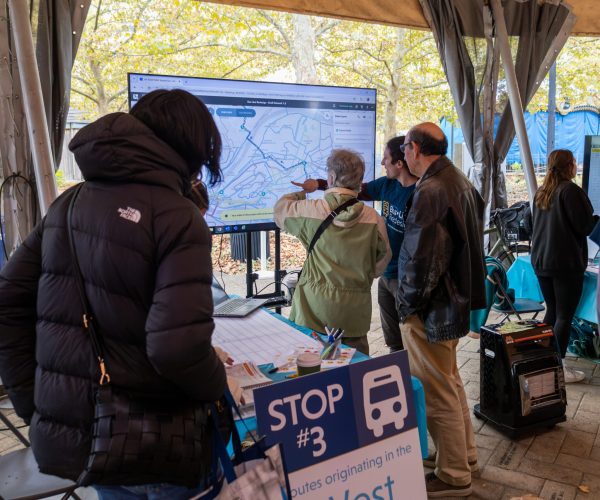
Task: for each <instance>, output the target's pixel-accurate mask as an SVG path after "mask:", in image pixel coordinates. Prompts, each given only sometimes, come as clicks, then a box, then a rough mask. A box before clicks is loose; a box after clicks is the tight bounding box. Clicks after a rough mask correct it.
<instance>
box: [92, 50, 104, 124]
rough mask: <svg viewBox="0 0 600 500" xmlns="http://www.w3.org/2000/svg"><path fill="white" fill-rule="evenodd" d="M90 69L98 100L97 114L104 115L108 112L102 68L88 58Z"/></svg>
mask: <svg viewBox="0 0 600 500" xmlns="http://www.w3.org/2000/svg"><path fill="white" fill-rule="evenodd" d="M89 62H90V69H91V70H92V74H93V75H94V84H95V86H96V98H97V100H98V102H97V106H98V115H99V116H104V115H105V114H107V113H108V97H107V95H106V89H105V88H104V79H103V78H102V70H101V69H100V65H99V64H98V63H97V62H96V61H94V60H93V59H91V58H90V60H89Z"/></svg>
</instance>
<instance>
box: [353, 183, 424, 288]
mask: <svg viewBox="0 0 600 500" xmlns="http://www.w3.org/2000/svg"><path fill="white" fill-rule="evenodd" d="M363 186H364V187H363V189H364V191H366V194H367V195H368V196H369V198H371V199H372V200H377V201H382V202H383V203H382V205H383V207H382V214H381V215H382V216H383V218H384V219H385V225H386V227H387V233H388V238H389V240H390V247H391V248H392V260H391V261H390V263H389V264H388V266H387V267H386V268H385V271H384V273H383V276H384V277H385V278H389V279H397V278H398V256H399V254H400V247H401V246H402V241H403V240H404V207H405V206H406V202H407V201H408V198H409V197H410V195H411V194H412V192H413V191H414V190H415V184H413V185H412V186H408V187H403V186H402V184H400V183H399V182H398V181H397V180H396V179H388V178H387V177H380V178H379V179H375V180H374V181H371V182H369V183H367V184H366V186H365V185H363Z"/></svg>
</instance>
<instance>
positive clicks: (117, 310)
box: [0, 90, 226, 498]
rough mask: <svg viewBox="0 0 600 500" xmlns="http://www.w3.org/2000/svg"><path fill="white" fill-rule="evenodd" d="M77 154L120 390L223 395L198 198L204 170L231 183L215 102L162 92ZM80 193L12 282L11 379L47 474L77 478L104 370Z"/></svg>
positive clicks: (47, 221)
mask: <svg viewBox="0 0 600 500" xmlns="http://www.w3.org/2000/svg"><path fill="white" fill-rule="evenodd" d="M69 147H70V149H71V150H72V151H73V152H74V154H75V158H76V160H77V163H78V164H79V166H80V168H81V171H82V173H83V175H84V178H85V180H86V182H85V184H84V185H83V187H82V189H81V191H80V193H79V195H78V198H77V201H76V203H75V208H74V212H73V219H72V220H73V230H74V239H75V244H76V248H77V254H78V259H79V263H80V266H81V271H82V274H83V276H84V280H85V284H86V292H87V295H88V298H89V301H90V303H91V306H92V310H93V311H94V313H95V316H96V319H97V323H98V329H99V331H100V334H101V336H102V338H103V339H104V350H105V354H106V358H107V364H108V366H109V367H110V370H111V378H112V383H113V385H115V386H117V387H122V388H125V389H127V390H129V391H131V392H137V393H141V394H152V395H155V396H159V397H160V396H162V395H164V396H172V395H173V394H179V395H180V397H181V398H182V399H193V400H196V401H214V400H217V399H218V398H220V397H221V396H222V394H223V391H224V388H225V385H226V378H225V370H224V367H223V364H222V362H221V361H220V360H219V358H218V356H217V354H216V353H215V350H214V349H213V347H212V346H211V336H212V331H213V328H214V324H213V320H212V311H213V303H212V295H211V280H212V269H211V257H210V247H211V237H210V232H209V230H208V227H207V226H206V223H205V222H204V219H203V218H202V216H201V214H200V212H199V210H198V209H197V208H196V207H195V206H194V204H193V203H192V201H191V200H190V199H189V197H190V190H191V182H192V181H195V180H196V179H197V177H198V175H199V173H200V172H201V169H202V168H205V169H206V170H207V173H208V176H209V181H210V182H212V183H214V182H216V181H218V180H219V179H220V177H221V171H220V167H219V156H220V152H221V139H220V135H219V132H218V130H217V128H216V125H215V123H214V121H213V119H212V117H211V115H210V113H209V112H208V110H207V108H206V106H204V104H202V103H201V102H200V101H199V100H198V99H197V98H195V97H193V96H192V95H191V94H189V93H187V92H185V91H182V90H172V91H166V90H158V91H154V92H152V93H150V94H147V95H146V96H144V97H142V98H141V99H140V101H139V102H138V104H137V105H136V106H134V107H133V108H132V110H131V112H130V113H129V114H127V113H113V114H110V115H107V116H104V117H103V118H100V119H99V120H97V121H96V122H94V123H91V124H90V125H88V126H86V127H85V128H83V129H82V130H81V131H80V132H79V133H78V134H77V135H76V136H75V137H74V139H73V140H72V141H71V144H70V145H69ZM73 193H74V190H73V189H70V190H68V191H66V192H65V193H64V194H63V195H61V196H60V197H59V198H58V199H57V200H56V201H55V202H54V203H53V204H52V206H51V207H50V209H49V211H48V214H47V215H46V217H44V219H43V220H42V222H41V223H40V224H39V225H38V226H37V227H36V228H35V229H34V231H33V232H32V233H31V234H30V235H29V237H28V238H27V239H26V241H25V242H24V243H23V244H22V245H21V247H20V248H19V249H18V250H17V252H16V253H15V254H14V255H13V256H12V258H11V259H10V260H9V261H8V263H7V264H6V266H5V267H4V268H3V269H2V273H1V274H0V377H2V381H3V383H4V384H5V386H6V388H7V390H8V393H9V395H10V397H11V399H12V401H13V403H14V406H15V410H16V412H17V414H18V415H19V416H20V417H22V418H23V419H25V421H27V422H29V421H30V422H31V428H30V437H31V443H32V447H33V451H34V454H35V457H36V459H37V462H38V464H39V466H40V470H41V471H43V472H45V473H49V474H55V475H58V476H61V477H65V478H70V479H74V480H75V479H77V477H78V476H79V474H80V473H81V471H82V470H83V468H84V463H85V460H86V457H87V456H88V454H89V452H90V442H91V430H90V426H91V422H92V419H93V410H94V401H93V396H94V392H95V384H96V383H97V380H98V365H97V363H96V361H95V358H94V355H93V351H92V345H91V342H90V339H89V337H88V336H86V334H85V331H84V329H83V328H82V327H81V316H80V315H81V307H80V298H79V295H78V293H77V288H76V285H75V278H74V274H73V269H72V265H71V257H70V250H69V243H68V236H67V226H66V217H67V208H68V206H69V202H70V200H71V197H72V196H73ZM169 488H173V487H172V486H169ZM177 491H178V490H174V491H172V492H169V493H167V491H165V494H166V496H168V497H170V498H177V495H178V494H179V493H178V492H177ZM181 491H182V493H181V496H182V497H189V493H191V492H190V491H189V490H183V489H182V490H181ZM101 496H102V495H101Z"/></svg>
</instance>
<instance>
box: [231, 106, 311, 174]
mask: <svg viewBox="0 0 600 500" xmlns="http://www.w3.org/2000/svg"><path fill="white" fill-rule="evenodd" d="M241 129H242V130H245V131H246V132H247V133H248V135H247V136H246V140H247V141H248V142H249V143H250V144H252V145H253V146H254V147H255V148H256V149H257V150H258V151H259V153H260V154H261V155H262V156H263V158H264V159H265V160H272V161H274V162H275V163H277V165H279V166H280V167H281V168H283V169H284V170H290V169H292V168H294V167H297V166H298V165H304V167H306V161H299V162H298V163H296V164H295V165H291V166H289V167H286V166H285V165H284V164H283V163H281V162H280V161H279V160H277V159H275V158H273V157H272V156H270V155H266V154H265V153H264V151H263V150H262V149H261V147H260V146H259V145H258V144H256V143H255V142H254V141H253V140H252V139H250V137H252V132H250V130H249V129H247V128H246V118H244V122H243V123H242V125H241ZM304 174H305V175H307V173H306V168H304Z"/></svg>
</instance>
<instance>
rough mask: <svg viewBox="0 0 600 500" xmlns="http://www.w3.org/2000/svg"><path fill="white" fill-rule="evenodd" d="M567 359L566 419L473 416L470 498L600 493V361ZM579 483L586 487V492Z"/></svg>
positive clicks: (89, 494)
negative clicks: (515, 420)
mask: <svg viewBox="0 0 600 500" xmlns="http://www.w3.org/2000/svg"><path fill="white" fill-rule="evenodd" d="M225 282H226V284H227V291H228V292H229V293H237V294H239V295H245V285H244V283H245V276H235V277H230V276H225ZM266 283H268V281H266V280H263V281H262V283H260V284H259V288H260V287H261V285H262V284H266ZM375 290H376V284H374V291H375ZM373 297H374V307H373V318H372V331H371V332H370V333H369V343H370V345H371V354H372V355H373V356H377V355H381V354H385V353H386V352H387V349H386V347H385V344H384V342H383V335H382V332H381V325H380V322H379V317H378V314H379V313H378V310H377V307H376V299H375V297H376V293H374V294H373ZM284 313H285V311H284ZM491 321H493V319H492V320H491ZM478 348H479V341H477V340H474V339H470V338H468V337H467V338H464V339H462V340H461V342H460V347H459V353H458V360H459V368H460V373H461V376H462V378H463V382H464V384H465V390H466V393H467V398H468V400H469V406H470V407H471V408H472V407H473V405H474V404H475V403H477V402H478V401H479V353H478V352H477V349H478ZM567 363H568V364H569V365H571V366H573V367H575V368H577V369H579V370H582V371H584V372H585V373H586V375H587V378H586V381H585V382H584V383H580V384H570V385H568V386H567V397H568V407H567V417H568V419H567V421H566V422H565V423H562V424H559V425H557V426H556V427H554V428H553V429H552V430H546V431H545V432H540V433H539V434H536V435H532V436H529V437H525V438H522V439H517V440H511V439H508V438H507V437H505V436H504V435H502V434H500V433H499V432H497V431H496V430H495V429H494V428H492V427H491V426H490V425H489V424H487V423H485V422H483V421H481V420H478V419H477V418H475V417H474V416H473V417H472V420H473V426H474V428H475V432H476V440H477V447H478V450H479V467H480V472H479V473H478V474H477V476H478V477H475V478H474V479H473V490H474V493H473V495H471V496H470V497H469V498H471V499H489V500H496V499H498V500H509V499H511V498H513V497H517V498H519V497H522V496H525V495H532V497H533V498H536V497H539V498H542V499H544V500H599V499H600V434H599V433H598V428H599V423H600V365H596V364H594V363H592V362H590V361H586V360H583V359H578V358H574V357H570V358H568V360H567ZM0 405H1V403H0ZM5 413H8V414H9V415H10V418H11V419H12V420H13V421H14V422H15V423H19V420H18V418H16V417H15V416H14V414H13V412H12V411H10V410H9V411H6V410H5ZM23 430H24V431H26V430H27V429H23ZM430 446H431V444H430ZM20 447H21V444H20V442H19V441H18V440H17V439H15V438H14V437H13V436H12V435H11V434H10V433H8V432H6V431H2V432H0V454H4V453H8V452H10V451H11V450H15V449H18V448H20ZM580 487H581V488H582V489H584V490H585V489H586V487H587V488H589V493H585V492H584V491H582V489H580ZM78 493H80V495H81V496H82V497H83V498H85V499H90V500H91V499H95V498H96V495H95V494H94V492H93V491H91V490H89V489H81V490H78ZM57 498H60V497H57ZM529 498H531V497H529Z"/></svg>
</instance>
